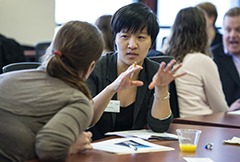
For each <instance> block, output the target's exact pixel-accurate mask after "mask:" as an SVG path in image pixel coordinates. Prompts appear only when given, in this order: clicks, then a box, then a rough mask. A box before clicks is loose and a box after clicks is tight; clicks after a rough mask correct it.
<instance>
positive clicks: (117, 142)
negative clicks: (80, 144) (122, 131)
mask: <svg viewBox="0 0 240 162" xmlns="http://www.w3.org/2000/svg"><path fill="white" fill-rule="evenodd" d="M92 146H93V149H95V150H101V151H105V152H110V153H115V154H133V153H134V154H135V153H143V152H158V151H171V150H174V148H171V147H166V146H161V145H157V144H153V143H150V142H148V141H145V140H143V139H140V138H114V139H109V140H105V141H101V142H95V143H92Z"/></svg>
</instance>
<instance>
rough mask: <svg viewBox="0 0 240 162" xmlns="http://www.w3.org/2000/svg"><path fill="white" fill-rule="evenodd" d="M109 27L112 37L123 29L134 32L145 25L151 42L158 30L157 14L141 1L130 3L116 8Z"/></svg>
mask: <svg viewBox="0 0 240 162" xmlns="http://www.w3.org/2000/svg"><path fill="white" fill-rule="evenodd" d="M111 27H112V32H113V37H114V39H115V37H116V34H117V33H119V32H120V31H121V30H123V29H126V30H128V31H131V32H133V33H135V32H137V31H139V30H140V31H141V30H143V29H144V28H145V27H147V32H148V34H149V35H150V36H151V40H152V44H153V43H154V41H155V40H156V37H157V35H158V32H159V25H158V21H157V16H156V15H155V14H154V13H153V11H152V10H151V9H150V8H149V7H148V6H146V5H145V4H143V3H131V4H129V5H126V6H123V7H121V8H120V9H118V10H117V11H116V12H115V14H114V15H113V17H112V21H111Z"/></svg>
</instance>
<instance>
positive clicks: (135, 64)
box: [130, 62, 137, 80]
mask: <svg viewBox="0 0 240 162" xmlns="http://www.w3.org/2000/svg"><path fill="white" fill-rule="evenodd" d="M136 66H137V63H136V62H134V63H133V67H136ZM133 75H134V72H132V73H131V76H130V79H131V80H132V79H133Z"/></svg>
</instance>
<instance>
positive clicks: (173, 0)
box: [156, 0, 239, 50]
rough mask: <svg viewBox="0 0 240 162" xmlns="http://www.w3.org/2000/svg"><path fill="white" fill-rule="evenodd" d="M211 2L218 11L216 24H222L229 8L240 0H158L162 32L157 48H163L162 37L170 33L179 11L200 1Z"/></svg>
mask: <svg viewBox="0 0 240 162" xmlns="http://www.w3.org/2000/svg"><path fill="white" fill-rule="evenodd" d="M206 1H208V2H211V3H213V4H214V5H215V6H216V8H217V11H218V18H217V21H216V26H217V27H221V26H222V19H223V16H224V14H225V12H227V10H228V9H230V8H231V7H234V6H238V5H239V0H227V1H219V0H184V1H180V0H158V4H157V8H158V13H157V15H158V18H159V22H160V26H161V28H160V33H159V35H158V38H157V47H156V48H157V49H158V50H160V49H161V48H162V39H163V37H166V36H168V35H169V33H170V28H168V27H170V26H171V25H172V24H173V22H174V19H175V16H176V15H177V13H178V11H179V10H180V9H182V8H185V7H189V6H195V5H197V4H198V3H200V2H206Z"/></svg>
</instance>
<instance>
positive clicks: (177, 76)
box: [174, 71, 187, 78]
mask: <svg viewBox="0 0 240 162" xmlns="http://www.w3.org/2000/svg"><path fill="white" fill-rule="evenodd" d="M186 74H187V72H186V71H184V72H183V73H181V74H176V75H174V78H179V77H181V76H184V75H186Z"/></svg>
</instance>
